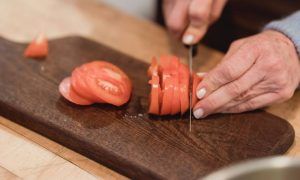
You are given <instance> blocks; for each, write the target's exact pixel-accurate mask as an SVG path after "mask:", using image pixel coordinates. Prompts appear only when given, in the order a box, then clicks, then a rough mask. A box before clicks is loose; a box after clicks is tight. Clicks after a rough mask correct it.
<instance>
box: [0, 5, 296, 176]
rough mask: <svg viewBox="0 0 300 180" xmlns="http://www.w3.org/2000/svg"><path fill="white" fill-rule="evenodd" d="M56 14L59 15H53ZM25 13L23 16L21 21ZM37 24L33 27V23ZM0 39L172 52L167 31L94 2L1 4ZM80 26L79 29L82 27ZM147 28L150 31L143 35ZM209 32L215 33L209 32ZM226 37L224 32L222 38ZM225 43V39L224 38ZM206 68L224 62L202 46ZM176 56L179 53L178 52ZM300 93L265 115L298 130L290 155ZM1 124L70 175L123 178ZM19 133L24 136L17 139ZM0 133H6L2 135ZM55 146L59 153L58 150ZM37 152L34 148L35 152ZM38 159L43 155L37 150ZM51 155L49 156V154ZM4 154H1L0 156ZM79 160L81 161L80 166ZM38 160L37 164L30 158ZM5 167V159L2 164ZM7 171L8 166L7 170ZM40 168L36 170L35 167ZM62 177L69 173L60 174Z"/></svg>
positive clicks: (142, 54) (139, 54) (143, 53)
mask: <svg viewBox="0 0 300 180" xmlns="http://www.w3.org/2000/svg"><path fill="white" fill-rule="evenodd" d="M54 10H55V13H53V12H54ZM20 14H21V16H20ZM115 19H122V20H120V21H118V23H111V22H113V21H114V20H115ZM33 20H34V22H35V25H34V28H33V27H32V22H33ZM0 21H1V23H0V29H1V31H0V34H1V35H3V36H4V37H6V38H9V39H13V40H15V41H23V42H24V41H30V40H31V39H32V38H33V37H34V36H35V35H36V34H37V32H38V31H44V32H45V33H46V34H47V35H48V36H49V37H50V38H54V37H62V36H66V35H72V34H80V35H82V36H85V37H89V38H91V39H94V40H96V41H98V42H101V43H103V44H106V45H108V46H111V47H113V48H115V49H118V50H119V51H121V52H123V53H125V54H129V55H131V56H133V57H136V58H138V59H140V60H142V61H149V60H150V58H149V57H151V56H153V55H160V54H161V53H170V52H174V49H176V48H174V44H175V46H177V44H176V43H173V41H170V40H169V37H168V33H167V31H166V30H164V29H163V28H161V27H159V26H157V25H155V24H154V23H152V22H149V21H145V20H140V19H136V18H134V17H130V16H128V15H126V14H124V13H122V12H120V11H118V10H116V9H114V8H112V7H110V6H107V5H105V4H103V3H101V2H98V3H96V2H95V0H71V1H70V0H65V1H61V0H43V1H40V0H26V2H25V1H23V0H10V1H0ZM78 27H80V28H78ZM145 29H146V30H147V31H145ZM210 31H211V30H210ZM221 34H222V33H221ZM221 38H222V39H223V38H224V36H222V37H221ZM199 52H200V53H199V56H201V58H200V59H201V61H202V63H201V64H202V65H203V66H201V67H200V69H201V70H209V69H210V68H211V67H213V66H214V65H215V64H216V63H218V62H219V60H221V58H222V56H223V55H222V54H221V53H219V52H217V51H215V50H212V49H210V48H206V47H203V46H201V47H200V51H199ZM175 53H176V52H175ZM299 102H300V91H297V92H295V94H294V96H293V98H292V99H291V100H289V101H287V102H285V103H281V104H277V105H273V106H271V107H269V108H266V111H268V112H271V113H273V114H275V115H277V116H280V117H282V118H284V119H287V120H288V121H289V122H290V123H291V124H292V125H293V127H294V128H295V133H296V138H295V143H294V144H293V146H292V147H291V148H290V150H289V151H288V152H287V153H286V154H287V155H289V156H293V157H294V156H299V155H300V143H299V142H300V134H299V133H300V123H299V122H300V103H299ZM0 120H1V124H2V125H3V126H5V127H9V128H10V129H12V130H13V131H7V130H5V129H4V130H3V131H4V132H5V133H9V134H10V135H11V136H13V137H15V138H16V139H23V140H26V142H27V143H24V144H23V147H27V148H29V147H32V146H31V143H36V144H38V145H39V147H44V150H45V149H46V150H48V152H49V151H51V152H53V153H55V154H56V155H57V156H61V157H63V158H65V159H66V162H65V163H66V164H67V163H68V162H67V161H70V162H71V163H73V164H75V165H76V166H79V167H80V168H81V169H79V168H78V169H77V170H75V169H73V170H72V172H74V173H79V172H78V171H83V170H86V171H88V172H90V173H92V174H94V175H95V176H97V177H98V178H104V179H111V178H114V177H115V178H118V179H119V178H120V176H119V175H117V174H116V173H115V172H112V171H111V170H109V169H108V168H106V167H104V166H102V165H101V164H98V163H96V162H94V161H92V160H90V159H88V158H85V157H83V156H80V155H79V154H77V153H75V152H73V151H72V150H70V149H68V148H66V147H63V146H60V145H58V144H57V143H55V142H53V141H51V140H49V139H48V138H46V137H43V136H41V135H38V134H37V133H34V132H33V131H31V130H29V129H26V128H23V127H22V126H20V125H17V124H15V123H13V122H12V121H9V120H8V119H5V118H2V117H1V118H0ZM15 132H17V133H18V134H21V136H19V135H17V134H16V133H15ZM0 133H2V131H1V132H0ZM10 146H11V147H15V148H11V150H12V151H11V152H10V153H6V154H5V156H7V157H10V159H11V163H12V164H14V165H15V166H10V167H16V166H18V164H20V163H22V164H23V165H24V166H26V164H31V161H19V160H18V159H17V158H16V157H15V153H14V151H18V149H19V148H20V147H19V146H17V144H13V143H11V144H10ZM57 147H61V148H58V149H59V151H58V150H57ZM32 148H33V147H32ZM33 149H34V152H35V153H36V155H37V156H42V155H43V151H42V150H41V149H40V148H38V147H34V148H33ZM51 152H49V153H51ZM2 154H3V152H2V151H0V155H2ZM78 159H80V160H82V161H77V160H78ZM31 160H32V161H34V159H31ZM0 162H1V160H0ZM4 168H6V169H9V168H8V167H5V166H4ZM37 168H38V167H37ZM60 173H63V174H65V173H68V172H67V171H63V172H62V171H60Z"/></svg>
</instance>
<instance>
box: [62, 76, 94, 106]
mask: <svg viewBox="0 0 300 180" xmlns="http://www.w3.org/2000/svg"><path fill="white" fill-rule="evenodd" d="M59 92H60V93H61V95H62V96H63V97H64V98H66V99H67V100H69V101H71V102H73V103H75V104H78V105H90V104H93V102H92V101H90V100H87V99H85V98H83V97H82V96H80V95H79V94H77V93H76V91H74V89H73V88H72V86H71V79H70V77H67V78H65V79H63V80H62V82H61V83H60V84H59Z"/></svg>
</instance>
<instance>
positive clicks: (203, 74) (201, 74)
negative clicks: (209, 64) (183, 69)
mask: <svg viewBox="0 0 300 180" xmlns="http://www.w3.org/2000/svg"><path fill="white" fill-rule="evenodd" d="M196 74H197V76H199V77H201V78H203V77H204V76H205V74H206V72H197V73H196Z"/></svg>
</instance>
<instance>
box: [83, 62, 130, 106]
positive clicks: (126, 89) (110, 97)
mask: <svg viewBox="0 0 300 180" xmlns="http://www.w3.org/2000/svg"><path fill="white" fill-rule="evenodd" d="M81 68H82V70H83V72H84V73H85V76H84V78H85V82H86V83H87V86H88V87H89V89H90V91H91V94H92V95H94V96H95V97H97V98H99V99H102V100H103V101H104V102H106V103H110V104H113V105H116V106H121V105H123V104H125V103H126V102H127V101H128V100H129V98H130V95H131V91H132V84H131V81H130V79H129V78H128V76H127V75H126V74H125V73H124V72H123V71H122V70H121V69H120V68H118V67H117V66H115V65H113V64H111V63H108V62H104V61H93V62H91V63H87V64H85V65H83V66H82V67H81Z"/></svg>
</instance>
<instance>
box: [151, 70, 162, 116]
mask: <svg viewBox="0 0 300 180" xmlns="http://www.w3.org/2000/svg"><path fill="white" fill-rule="evenodd" d="M149 84H151V92H150V97H149V101H150V105H149V111H148V112H149V113H151V114H156V115H159V114H160V105H161V98H162V97H161V88H160V84H159V76H158V75H155V74H153V75H152V78H151V80H150V81H149Z"/></svg>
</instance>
